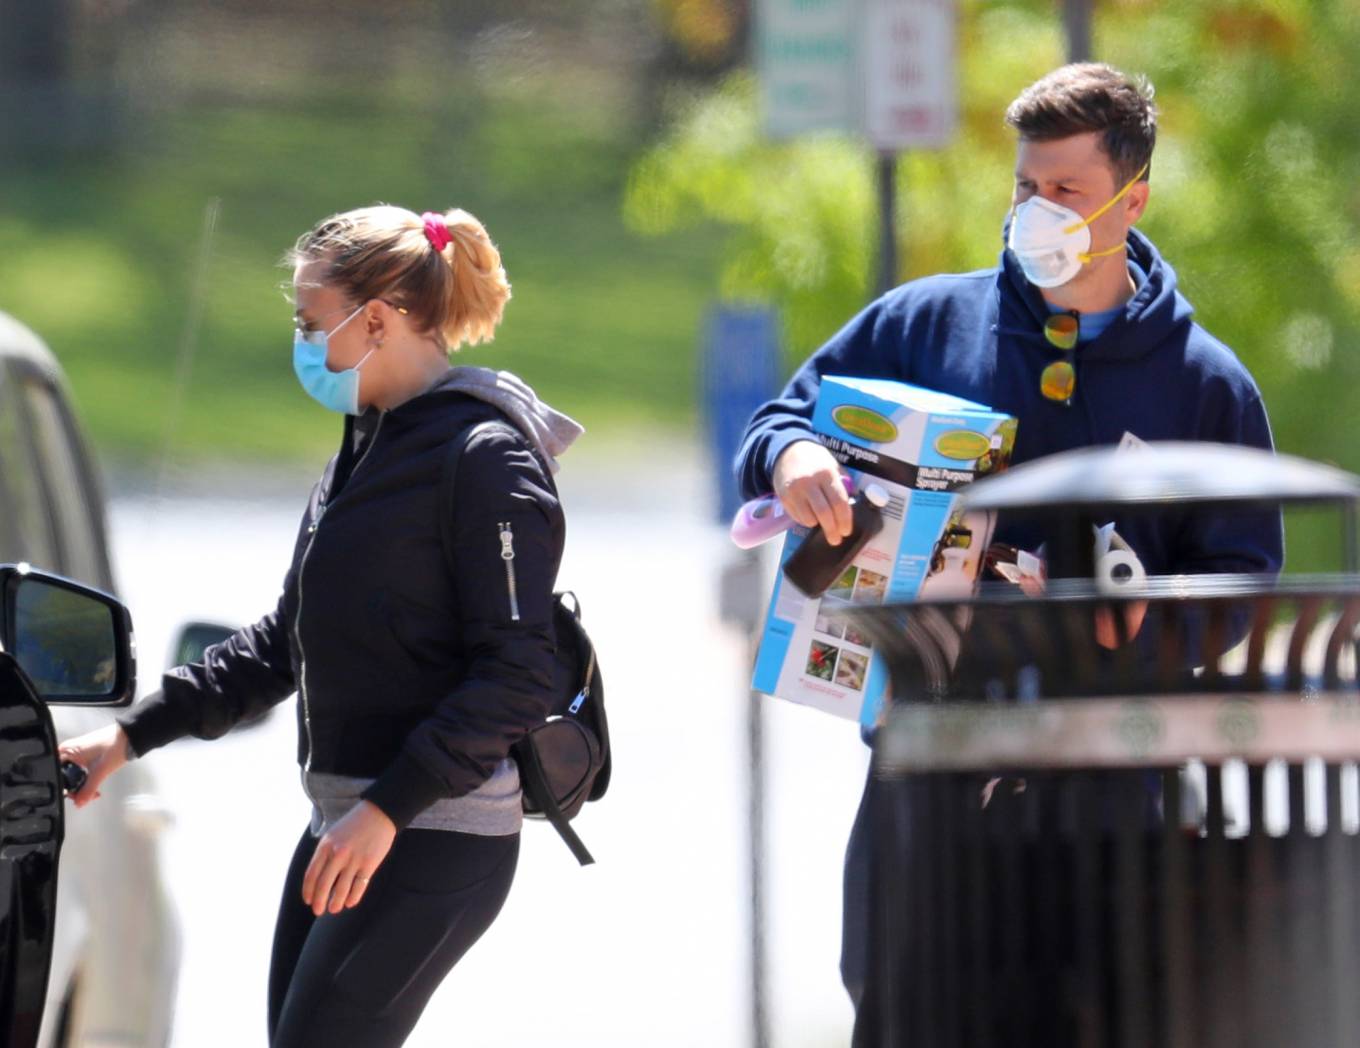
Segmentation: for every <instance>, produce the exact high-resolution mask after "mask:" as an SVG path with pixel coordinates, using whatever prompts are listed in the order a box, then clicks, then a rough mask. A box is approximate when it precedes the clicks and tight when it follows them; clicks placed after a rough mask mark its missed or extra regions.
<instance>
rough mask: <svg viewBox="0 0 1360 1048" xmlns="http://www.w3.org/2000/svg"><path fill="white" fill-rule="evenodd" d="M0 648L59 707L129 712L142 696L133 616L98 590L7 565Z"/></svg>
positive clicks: (1, 583) (1, 568)
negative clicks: (138, 693) (138, 695)
mask: <svg viewBox="0 0 1360 1048" xmlns="http://www.w3.org/2000/svg"><path fill="white" fill-rule="evenodd" d="M0 647H3V648H4V650H5V651H6V652H8V653H9V654H10V655H11V656H12V657H13V658H14V661H15V662H17V663H18V664H19V668H20V669H22V670H23V671H24V674H25V675H26V676H27V677H28V678H29V680H30V681H31V682H32V684H33V687H34V690H35V691H36V692H37V693H38V695H39V697H41V698H42V700H43V701H44V702H46V703H49V704H50V705H54V706H127V705H129V704H131V702H132V700H133V698H134V697H135V694H136V690H137V659H136V647H135V642H134V640H133V635H132V616H131V615H130V614H129V613H128V610H127V608H126V607H125V606H124V605H123V603H122V602H121V601H119V600H118V599H117V598H116V597H113V596H110V595H109V594H107V593H104V592H102V591H101V590H97V589H94V588H93V587H91V586H86V585H83V584H81V583H79V582H74V581H72V580H70V579H66V578H62V577H61V576H59V575H51V574H48V573H46V572H42V571H36V570H34V569H33V568H30V567H29V566H28V565H27V564H19V565H17V566H16V565H0Z"/></svg>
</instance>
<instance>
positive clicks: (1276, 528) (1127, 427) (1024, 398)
mask: <svg viewBox="0 0 1360 1048" xmlns="http://www.w3.org/2000/svg"><path fill="white" fill-rule="evenodd" d="M1128 254H1129V270H1130V273H1131V275H1132V276H1133V278H1134V282H1135V284H1136V285H1137V287H1138V290H1137V292H1136V293H1135V294H1134V296H1133V297H1132V298H1131V299H1129V301H1128V303H1127V304H1126V305H1125V307H1124V310H1123V313H1122V314H1121V315H1120V316H1118V317H1117V318H1116V319H1115V320H1114V322H1113V323H1111V324H1110V326H1109V327H1108V328H1107V329H1106V330H1105V331H1104V332H1103V333H1102V334H1101V335H1100V336H1099V337H1097V338H1095V339H1093V340H1092V341H1090V342H1083V343H1082V344H1081V345H1080V347H1079V348H1078V349H1077V351H1076V354H1075V360H1076V372H1077V387H1076V393H1075V394H1074V395H1073V398H1072V402H1071V404H1070V405H1065V404H1061V403H1056V402H1054V401H1051V400H1047V399H1046V398H1045V397H1044V396H1043V394H1042V393H1041V392H1040V390H1039V375H1040V372H1041V371H1042V370H1043V368H1044V366H1045V365H1046V364H1048V363H1050V362H1052V361H1053V360H1054V359H1055V358H1056V351H1055V350H1054V349H1053V347H1052V346H1051V345H1049V343H1048V341H1047V339H1045V337H1044V334H1043V327H1042V325H1043V322H1044V319H1045V318H1046V317H1047V316H1048V315H1049V310H1048V308H1047V306H1046V305H1045V303H1044V300H1043V298H1042V296H1041V295H1040V293H1039V291H1038V289H1037V288H1035V287H1034V286H1033V285H1032V284H1030V283H1029V282H1028V281H1027V280H1026V279H1025V277H1024V274H1023V273H1022V272H1021V270H1020V267H1019V265H1018V264H1017V263H1016V262H1015V260H1014V259H1013V258H1012V257H1011V256H1010V254H1009V252H1005V251H1003V252H1002V255H1001V265H1000V267H999V268H996V269H987V270H981V271H979V272H976V273H966V274H961V275H944V276H934V277H927V278H925V279H922V280H914V281H912V282H911V283H908V284H904V285H902V286H901V287H899V288H896V289H895V290H893V291H890V292H889V293H888V294H886V295H884V296H883V297H882V298H880V299H878V300H877V301H876V302H874V303H872V304H871V305H869V306H868V307H867V308H866V309H864V310H863V311H862V312H861V313H860V314H859V315H858V316H856V317H855V318H854V319H853V320H851V321H850V323H848V324H847V325H846V326H845V327H844V328H842V329H841V330H840V331H839V332H838V333H837V334H836V335H835V336H834V337H832V339H831V340H830V341H829V342H827V343H826V345H824V346H823V347H822V348H821V349H819V350H818V351H817V352H816V353H815V354H814V355H813V356H812V357H811V359H809V360H808V361H807V363H806V364H804V365H803V366H802V368H800V369H799V371H798V373H797V374H795V375H794V376H793V378H792V380H790V382H789V384H788V386H787V387H786V388H785V389H784V392H783V393H782V395H781V396H780V397H779V398H778V399H777V400H772V401H770V402H769V403H767V404H766V405H764V406H763V407H762V408H761V409H760V410H759V411H757V412H756V413H755V415H754V416H753V417H752V419H751V421H750V423H749V424H748V426H747V430H746V437H745V439H744V440H743V442H742V446H741V450H740V451H739V452H738V454H737V459H736V463H735V465H736V470H737V476H738V482H739V484H740V486H741V489H742V493H743V496H744V497H746V498H753V497H755V496H756V495H759V494H762V493H765V492H768V491H770V490H771V488H772V483H771V475H772V472H773V469H774V463H775V460H776V459H777V458H778V457H779V454H780V452H782V451H783V450H784V449H785V448H786V447H788V446H789V444H791V443H793V442H794V441H796V440H800V439H806V438H807V437H808V435H809V433H810V430H811V421H810V420H811V418H812V410H813V406H814V404H815V402H816V399H817V392H818V389H819V388H820V385H821V379H822V376H823V375H854V376H857V377H861V378H887V379H896V380H899V381H903V382H911V383H913V384H915V385H918V386H925V387H927V388H929V389H935V390H940V391H941V392H945V393H952V394H955V395H956V396H960V397H966V398H968V399H969V400H975V401H978V402H980V403H982V404H987V405H990V406H991V407H992V408H994V409H996V410H998V411H1005V412H1007V413H1008V414H1011V415H1014V416H1015V417H1016V418H1017V419H1018V420H1019V428H1018V431H1017V434H1016V442H1015V455H1014V459H1013V462H1014V464H1017V465H1018V464H1019V463H1022V462H1026V461H1029V460H1030V459H1036V458H1040V457H1042V456H1044V455H1051V454H1054V453H1055V452H1059V451H1066V450H1068V449H1071V448H1077V447H1085V446H1089V445H1101V444H1117V443H1119V441H1120V439H1121V438H1122V437H1123V436H1124V434H1125V433H1126V432H1128V433H1132V434H1134V435H1135V436H1137V437H1140V438H1141V439H1143V440H1145V441H1153V440H1201V441H1214V442H1217V443H1224V444H1247V445H1251V446H1253V447H1258V448H1267V449H1269V448H1271V447H1272V446H1273V445H1272V443H1271V437H1270V424H1269V422H1268V421H1267V419H1266V412H1265V407H1264V405H1263V404H1262V403H1261V394H1260V391H1259V390H1258V389H1257V388H1256V383H1255V382H1254V381H1253V380H1252V377H1251V375H1250V374H1248V372H1247V369H1246V368H1245V367H1244V366H1243V365H1242V363H1241V361H1239V360H1238V359H1237V357H1236V356H1234V355H1233V353H1232V351H1231V350H1230V349H1228V348H1227V347H1226V346H1224V345H1223V344H1222V343H1221V342H1219V341H1218V340H1216V339H1215V338H1213V336H1211V335H1210V334H1209V333H1208V332H1206V331H1205V330H1204V329H1203V328H1202V327H1200V326H1199V325H1198V324H1196V323H1195V322H1194V321H1193V320H1192V319H1191V314H1192V312H1193V310H1192V308H1191V306H1190V303H1189V302H1187V301H1186V300H1185V298H1184V297H1183V296H1182V295H1181V294H1180V293H1179V292H1178V291H1177V290H1176V274H1175V273H1174V271H1173V270H1172V268H1171V266H1170V265H1168V264H1167V263H1166V262H1165V261H1164V260H1163V259H1162V257H1161V255H1160V254H1159V253H1158V252H1157V249H1156V248H1155V247H1154V246H1153V244H1152V242H1151V241H1150V240H1148V239H1147V238H1146V237H1145V236H1143V235H1142V234H1141V233H1139V232H1138V231H1136V230H1130V232H1129V238H1128ZM1116 524H1117V527H1118V530H1119V533H1120V534H1121V535H1122V536H1123V537H1124V538H1125V539H1127V540H1128V542H1129V544H1130V545H1131V546H1132V547H1133V548H1134V550H1135V551H1136V552H1137V553H1138V556H1139V558H1140V559H1141V560H1142V561H1143V564H1144V565H1145V566H1146V567H1147V570H1148V572H1149V574H1192V573H1203V572H1220V571H1222V572H1277V571H1279V569H1280V566H1281V564H1282V561H1283V557H1284V552H1283V542H1284V536H1283V529H1282V526H1281V521H1280V515H1279V514H1278V513H1273V512H1267V513H1234V514H1231V515H1227V514H1220V515H1210V514H1205V513H1196V514H1188V513H1166V514H1161V515H1158V516H1156V517H1155V518H1153V517H1143V516H1140V517H1135V518H1131V519H1128V520H1121V519H1119V518H1116ZM1044 537H1045V536H1043V535H1042V534H1041V533H1039V532H1037V531H1035V530H1033V526H1032V525H1026V526H1024V527H1022V526H1021V525H1020V523H1019V522H1018V521H1017V522H1010V523H1008V522H1006V521H1002V522H1000V524H999V527H998V533H997V538H998V539H999V540H1001V541H1005V542H1010V543H1013V544H1015V545H1017V546H1020V547H1022V548H1028V549H1033V548H1035V547H1036V546H1037V545H1038V544H1039V543H1040V542H1041V541H1043V539H1044Z"/></svg>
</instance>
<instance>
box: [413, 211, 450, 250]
mask: <svg viewBox="0 0 1360 1048" xmlns="http://www.w3.org/2000/svg"><path fill="white" fill-rule="evenodd" d="M420 220H421V221H422V222H424V223H425V239H426V240H428V241H429V242H430V246H431V247H433V248H434V249H435V250H436V251H443V250H444V249H445V248H446V247H448V246H449V245H450V244H452V243H453V234H452V233H450V232H449V227H448V226H447V225H445V223H444V216H443V215H440V214H436V213H435V212H433V211H426V212H425V213H424V214H423V215H421V216H420Z"/></svg>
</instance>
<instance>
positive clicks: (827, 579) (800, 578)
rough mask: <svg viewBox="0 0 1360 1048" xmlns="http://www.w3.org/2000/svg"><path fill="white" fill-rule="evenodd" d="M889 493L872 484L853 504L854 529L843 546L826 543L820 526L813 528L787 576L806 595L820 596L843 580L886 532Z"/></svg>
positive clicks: (789, 565)
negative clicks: (853, 563)
mask: <svg viewBox="0 0 1360 1048" xmlns="http://www.w3.org/2000/svg"><path fill="white" fill-rule="evenodd" d="M887 504H888V493H887V492H886V491H884V490H883V489H882V488H881V487H879V486H878V485H877V484H870V485H869V486H868V487H866V488H865V489H864V490H863V491H862V492H860V493H859V494H858V495H856V496H855V498H853V499H851V501H850V510H851V513H852V514H853V519H854V527H853V528H852V529H851V531H850V534H849V535H847V536H846V537H845V538H843V539H841V544H840V545H839V546H833V545H831V543H829V542H827V541H826V536H825V535H824V534H823V533H822V529H821V527H820V526H818V527H815V528H813V529H812V530H811V531H810V532H809V533H808V536H807V538H805V539H804V540H803V544H802V545H801V546H799V547H798V548H797V549H796V550H794V551H793V554H792V556H790V557H789V559H788V560H787V561H785V562H784V577H785V578H787V579H788V580H789V581H790V582H791V583H793V584H794V585H795V586H797V587H798V589H799V590H801V591H802V592H803V593H804V594H805V595H806V596H809V597H820V596H821V595H822V594H823V593H825V592H826V590H827V587H828V586H830V585H831V584H832V583H833V582H835V581H836V580H837V579H838V578H840V577H841V574H842V573H843V572H844V571H845V569H846V568H848V567H849V566H850V562H851V561H852V560H854V559H855V556H856V554H858V553H859V551H860V550H862V549H863V548H864V546H865V544H866V543H867V542H868V541H869V540H870V539H871V538H873V537H874V536H875V535H877V534H878V533H879V532H880V531H882V530H883V513H882V512H881V510H882V508H883V507H884V506H886V505H887Z"/></svg>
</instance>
